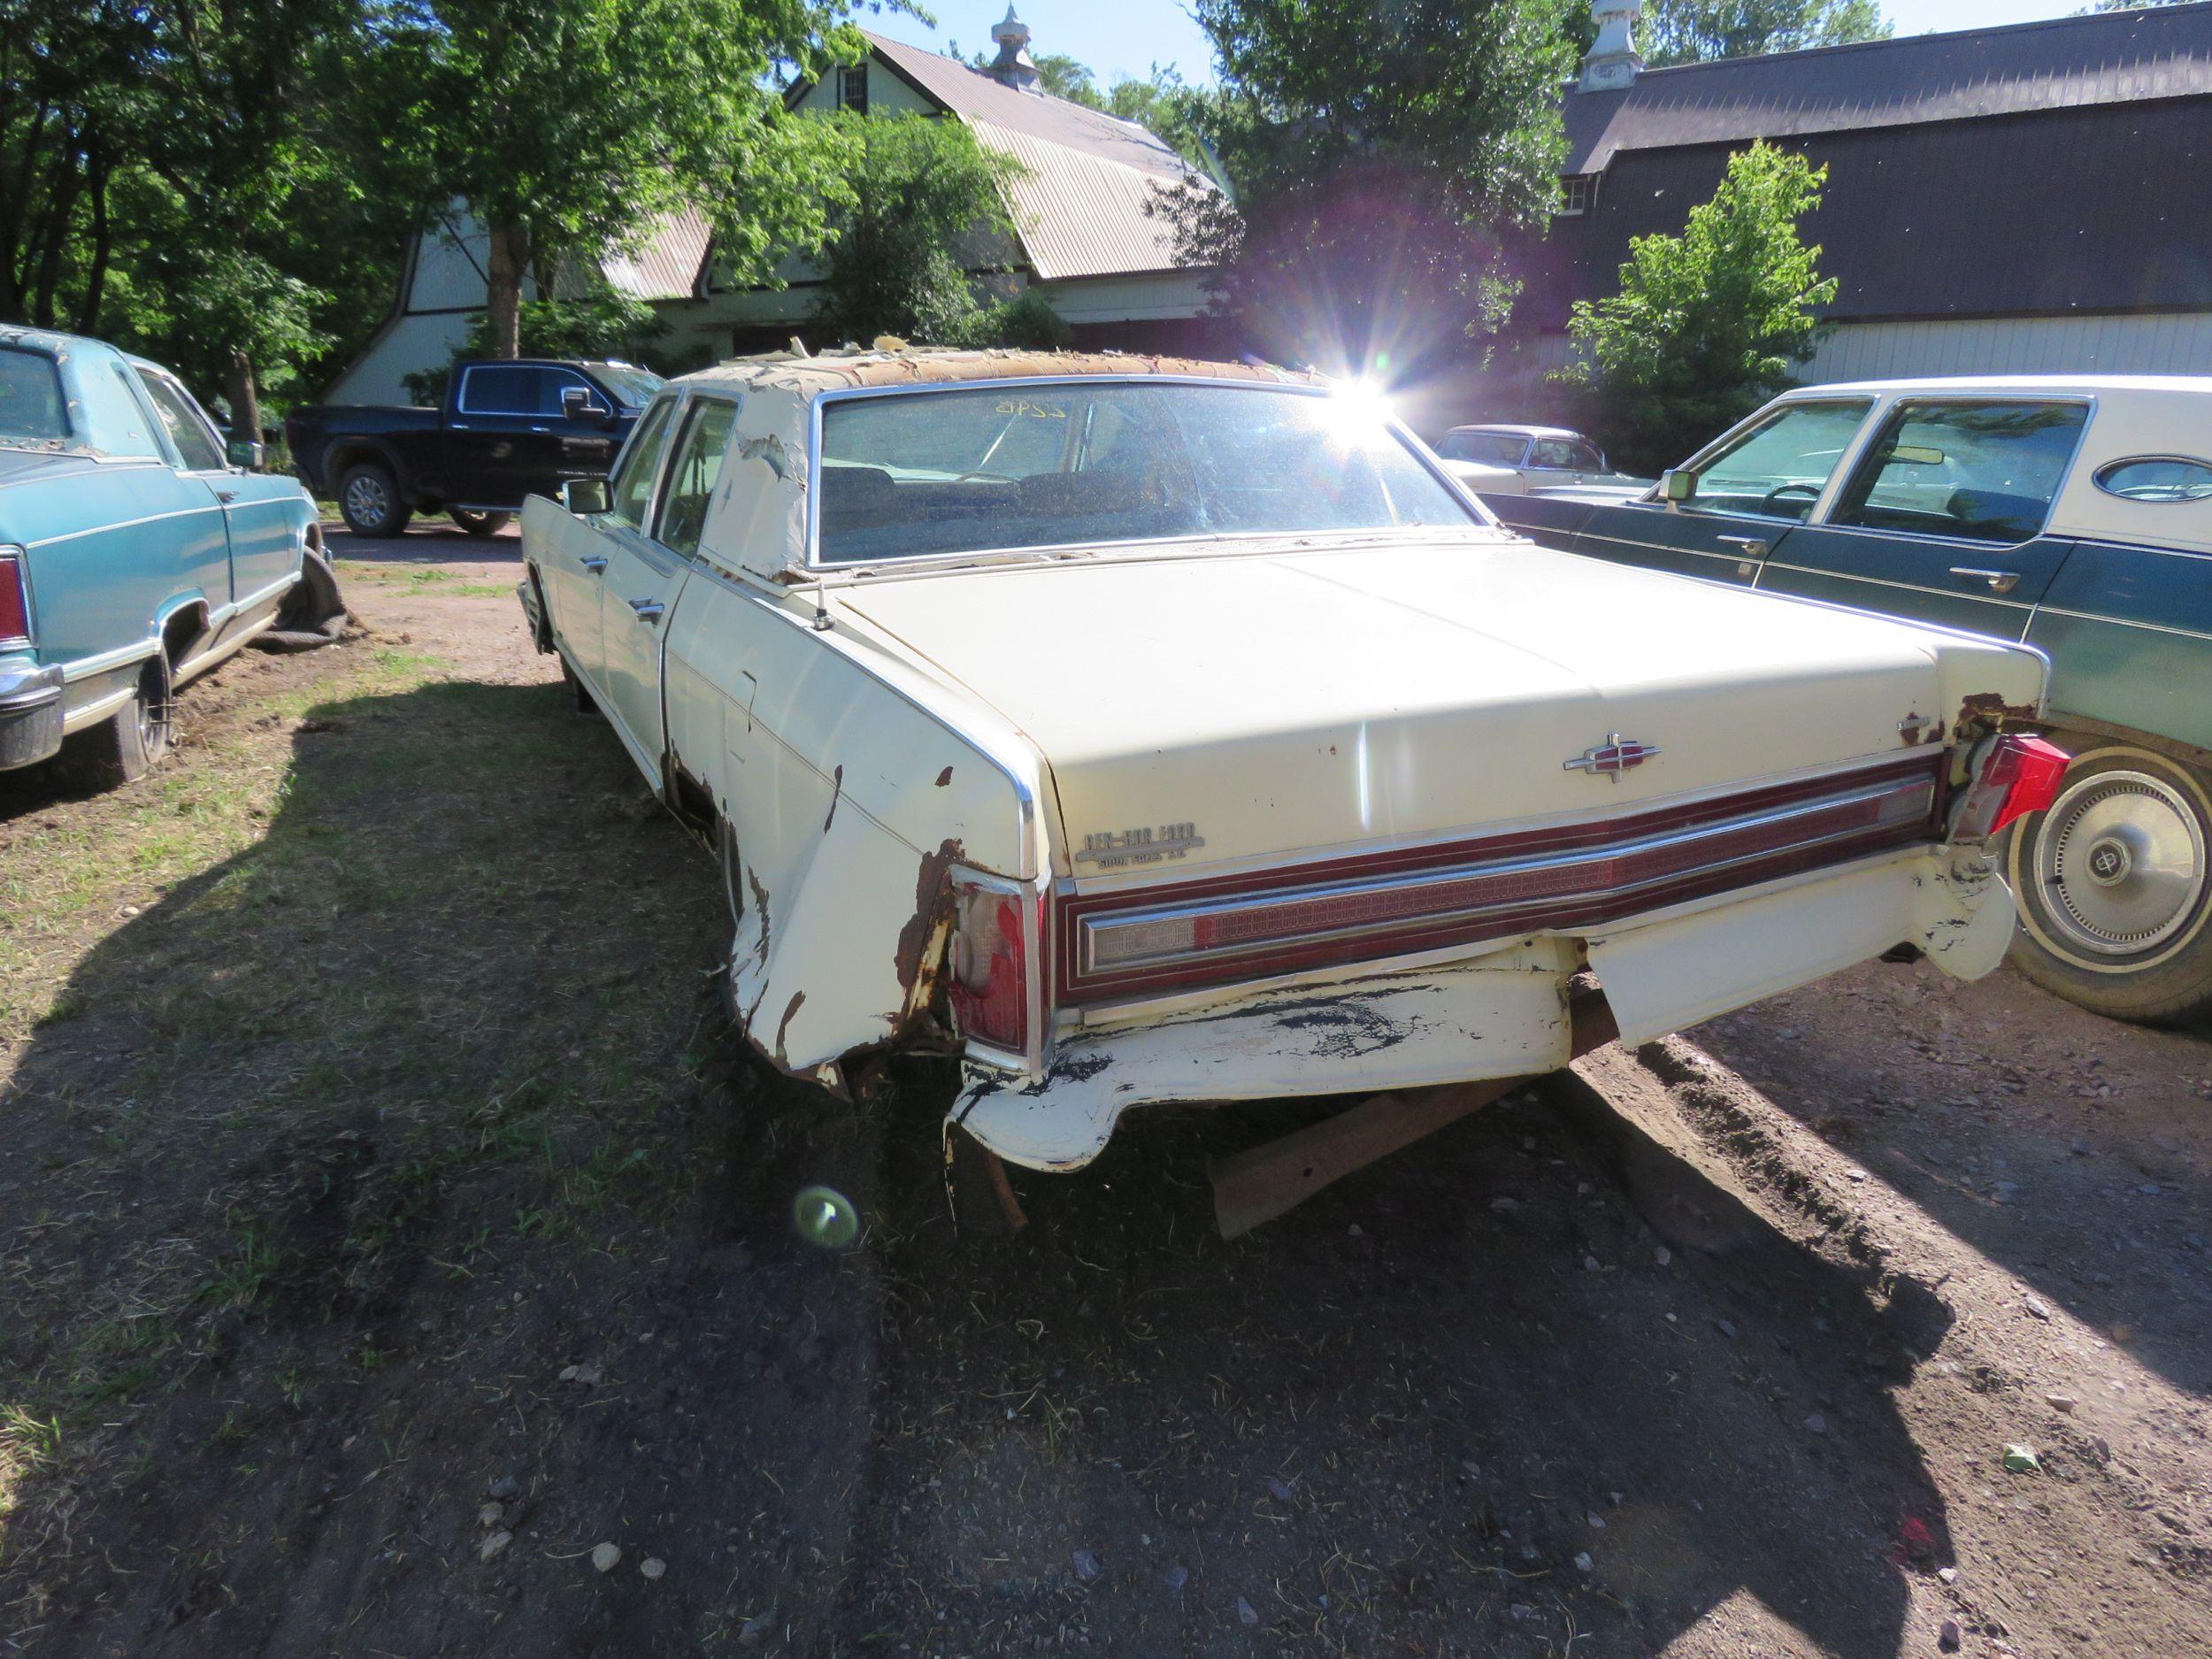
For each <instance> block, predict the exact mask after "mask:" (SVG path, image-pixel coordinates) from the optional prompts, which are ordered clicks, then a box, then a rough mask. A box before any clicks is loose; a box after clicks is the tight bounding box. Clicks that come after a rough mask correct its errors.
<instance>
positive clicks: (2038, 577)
mask: <svg viewBox="0 0 2212 1659" xmlns="http://www.w3.org/2000/svg"><path fill="white" fill-rule="evenodd" d="M2089 412H2090V402H2089V399H2087V398H2086V397H2030V398H2020V397H2001V396H2000V397H1975V396H1947V397H1906V398H1901V399H1900V400H1898V401H1897V402H1895V403H1892V404H1890V405H1889V406H1888V407H1887V408H1886V409H1885V410H1884V411H1883V412H1882V415H1881V418H1880V423H1879V425H1878V427H1877V429H1876V431H1875V433H1874V435H1873V437H1872V439H1871V441H1870V442H1869V443H1868V444H1867V445H1866V447H1865V449H1864V451H1863V454H1862V455H1861V456H1860V457H1859V458H1858V460H1857V462H1856V463H1855V465H1854V466H1853V468H1852V472H1851V476H1850V477H1849V478H1848V479H1847V480H1845V482H1844V484H1843V487H1842V488H1841V489H1839V491H1837V492H1836V495H1835V498H1834V499H1833V501H1832V502H1830V503H1826V504H1825V505H1824V509H1823V511H1821V513H1820V515H1819V519H1818V522H1816V523H1813V524H1809V525H1808V526H1805V527H1804V528H1802V529H1801V530H1797V531H1795V532H1793V534H1791V536H1790V538H1789V541H1788V543H1787V545H1786V547H1785V548H1784V549H1782V550H1781V551H1780V552H1779V553H1778V554H1777V555H1776V556H1774V557H1770V559H1768V561H1767V563H1766V568H1765V570H1764V571H1763V572H1762V574H1761V576H1760V578H1759V585H1760V586H1761V587H1762V588H1773V589H1775V590H1776V591H1778V592H1780V593H1792V594H1802V595H1806V596H1807V597H1809V598H1813V599H1826V600H1831V601H1833V602H1835V603H1840V604H1847V605H1854V606H1856V607H1858V608H1860V609H1862V610H1867V611H1883V612H1886V613H1887V614H1889V615H1893V616H1899V617H1908V618H1912V619H1914V620H1916V621H1922V622H1934V623H1939V624H1941V625H1942V626H1946V627H1953V628H1963V629H1966V630H1968V631H1969V632H1970V633H1975V634H1994V635H1996V636H1997V637H1999V638H2001V639H2007V640H2017V639H2019V638H2021V637H2022V636H2023V635H2024V634H2025V633H2026V631H2027V626H2028V618H2029V615H2030V613H2031V612H2032V611H2033V610H2034V608H2035V605H2036V603H2037V602H2038V601H2039V600H2040V599H2041V598H2042V596H2043V595H2044V593H2045V592H2046V591H2047V589H2048V588H2049V587H2050V585H2051V579H2052V577H2053V576H2055V574H2057V572H2058V567H2059V566H2060V565H2062V563H2064V562H2065V558H2066V556H2067V554H2068V553H2069V552H2070V550H2071V549H2072V547H2073V542H2072V541H2071V539H2070V538H2067V537H2063V536H2052V535H2047V534H2045V530H2044V526H2045V525H2046V523H2047V521H2048V519H2049V518H2050V514H2051V503H2052V502H2053V501H2054V500H2055V499H2056V497H2057V495H2058V491H2059V487H2060V485H2061V484H2062V483H2063V482H2064V480H2065V478H2066V474H2067V472H2068V470H2069V469H2070V467H2071V466H2072V465H2073V459H2074V455H2075V452H2076V450H2077V449H2079V448H2080V444H2081V435H2082V432H2083V430H2084V428H2085V426H2086V425H2087V423H2088V419H2089Z"/></svg>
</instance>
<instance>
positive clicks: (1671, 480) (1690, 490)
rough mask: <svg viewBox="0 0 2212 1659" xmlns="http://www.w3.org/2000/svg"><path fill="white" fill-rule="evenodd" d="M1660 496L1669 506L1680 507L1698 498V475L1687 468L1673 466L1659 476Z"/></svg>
mask: <svg viewBox="0 0 2212 1659" xmlns="http://www.w3.org/2000/svg"><path fill="white" fill-rule="evenodd" d="M1659 495H1660V497H1661V499H1663V501H1665V502H1666V503H1667V504H1668V505H1670V506H1673V507H1679V506H1680V505H1682V503H1685V502H1686V501H1694V500H1695V499H1696V497H1697V474H1696V473H1694V472H1691V471H1690V470H1689V469H1688V468H1686V467H1680V466H1671V467H1669V468H1668V469H1667V470H1666V471H1665V472H1662V473H1660V474H1659Z"/></svg>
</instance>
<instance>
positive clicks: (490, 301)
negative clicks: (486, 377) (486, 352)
mask: <svg viewBox="0 0 2212 1659" xmlns="http://www.w3.org/2000/svg"><path fill="white" fill-rule="evenodd" d="M529 251H530V250H529V239H528V237H527V235H526V234H525V233H524V231H523V229H522V227H520V226H518V225H495V226H493V227H492V245H491V257H490V259H489V260H488V262H487V268H486V272H485V279H484V319H485V321H486V322H487V323H488V325H489V328H488V333H489V334H490V342H489V349H490V351H491V355H492V356H494V357H520V356H521V355H522V273H523V271H524V270H525V268H526V266H527V265H528V264H529Z"/></svg>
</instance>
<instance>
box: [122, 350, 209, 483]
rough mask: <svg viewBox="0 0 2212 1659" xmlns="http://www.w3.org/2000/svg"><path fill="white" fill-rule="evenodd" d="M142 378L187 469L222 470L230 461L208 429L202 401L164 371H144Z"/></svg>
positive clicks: (202, 470)
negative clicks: (225, 457)
mask: <svg viewBox="0 0 2212 1659" xmlns="http://www.w3.org/2000/svg"><path fill="white" fill-rule="evenodd" d="M138 378H139V380H140V382H141V383H142V385H143V386H144V387H145V388H146V395H147V396H149V397H150V398H152V399H153V403H154V413H156V414H157V415H158V416H160V417H161V424H162V426H164V427H165V429H166V430H167V432H168V434H169V442H172V443H173V444H175V445H176V446H177V453H178V455H180V457H183V460H184V470H185V471H186V472H220V471H222V470H223V468H224V467H225V466H226V465H228V463H227V462H226V461H225V460H224V459H223V451H222V449H221V447H220V446H219V445H218V444H217V443H216V442H215V434H213V433H211V432H210V431H209V430H208V427H207V419H206V417H204V415H202V414H201V413H200V409H199V405H198V404H196V403H194V402H193V401H192V400H191V399H190V398H189V397H188V396H185V391H184V388H182V387H181V386H179V385H178V384H177V383H176V382H175V381H174V380H170V379H168V378H167V377H166V376H165V375H159V374H142V375H140V376H139V377H138Z"/></svg>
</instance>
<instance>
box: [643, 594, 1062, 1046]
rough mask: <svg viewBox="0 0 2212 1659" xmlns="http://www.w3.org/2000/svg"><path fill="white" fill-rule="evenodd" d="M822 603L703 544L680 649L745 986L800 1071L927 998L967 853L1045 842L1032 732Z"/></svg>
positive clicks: (689, 722)
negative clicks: (771, 587)
mask: <svg viewBox="0 0 2212 1659" xmlns="http://www.w3.org/2000/svg"><path fill="white" fill-rule="evenodd" d="M811 618H812V606H811V601H810V599H808V598H806V597H803V596H796V595H788V594H782V593H775V592H772V591H768V590H765V589H762V588H756V587H754V586H753V585H752V584H750V583H748V582H747V581H745V580H742V579H741V578H738V577H736V576H733V575H732V574H729V573H727V572H724V571H721V570H718V569H717V568H715V567H714V566H713V565H710V564H702V565H699V566H697V567H695V569H694V571H693V572H692V574H691V577H690V580H688V581H687V584H686V585H685V588H684V592H683V596H682V598H681V600H680V603H679V604H678V606H677V610H676V612H675V614H674V618H673V622H672V626H671V629H670V633H669V636H668V646H667V657H666V664H667V668H666V696H667V712H668V730H669V741H670V748H671V751H672V759H673V762H674V764H676V765H678V766H680V767H681V768H682V769H683V771H684V772H687V773H688V774H689V775H690V777H691V778H693V779H694V780H696V781H697V782H698V784H699V785H701V786H702V787H704V788H705V790H706V791H707V792H708V794H709V795H711V797H712V798H713V802H714V805H715V809H716V810H717V811H718V813H719V814H720V816H721V818H723V819H724V821H725V822H726V824H727V826H729V831H730V833H731V834H732V835H733V838H734V843H735V853H734V857H735V864H736V873H737V878H738V879H737V881H736V883H735V885H736V886H737V887H738V889H739V891H738V892H737V894H736V895H735V897H734V902H735V905H736V909H737V911H738V914H737V917H736V934H735V939H734V941H733V948H732V959H731V975H732V992H733V1001H734V1005H735V1007H736V1010H737V1011H738V1014H739V1017H740V1018H741V1019H742V1020H743V1021H744V1023H745V1025H746V1028H747V1031H748V1033H749V1035H750V1036H751V1037H752V1039H753V1041H755V1043H756V1044H757V1045H758V1046H759V1047H760V1048H762V1049H763V1050H764V1052H766V1053H767V1054H768V1055H769V1056H771V1057H772V1058H773V1059H774V1060H775V1061H776V1062H777V1064H780V1065H781V1066H783V1067H785V1068H786V1069H787V1070H790V1071H809V1070H811V1069H814V1068H817V1067H819V1066H821V1065H823V1064H826V1063H828V1062H831V1061H833V1060H835V1059H836V1058H837V1057H838V1056H841V1055H844V1054H847V1053H849V1052H851V1051H853V1050H855V1049H857V1048H866V1047H869V1046H871V1045H872V1044H876V1043H880V1042H884V1041H888V1040H890V1039H892V1038H894V1037H895V1036H898V1035H900V1034H902V1033H903V1032H905V1031H907V1030H909V1029H910V1028H911V1027H912V1026H913V1025H914V1024H915V1022H916V1021H918V1019H920V1018H923V1017H924V1016H925V1015H926V1013H927V1011H928V1009H929V1005H930V1001H931V998H932V995H933V981H932V977H931V976H932V974H933V972H934V967H935V964H936V962H937V960H938V958H939V957H940V956H941V954H942V950H943V947H944V941H945V930H946V928H947V926H949V913H948V911H947V910H946V907H945V905H944V897H945V882H946V877H947V872H948V871H949V869H950V868H951V867H952V866H953V865H955V864H967V865H972V866H974V867H977V868H980V869H984V870H987V871H992V872H997V873H1000V874H1004V875H1007V876H1010V877H1016V878H1023V877H1029V876H1033V875H1035V874H1036V873H1037V872H1038V869H1039V865H1040V861H1041V850H1040V842H1039V839H1038V838H1039V828H1038V817H1039V814H1038V810H1037V802H1038V800H1039V798H1040V797H1041V793H1042V788H1043V780H1042V777H1041V764H1040V763H1038V762H1037V761H1036V760H1035V758H1034V757H1033V754H1031V753H1029V752H1028V751H1027V750H1026V746H1025V745H1024V744H1022V742H1021V741H1020V740H1019V739H1018V736H1016V734H1014V733H1011V732H1010V730H1008V729H1006V728H1005V727H1003V726H1002V725H1001V724H999V723H998V722H997V721H996V719H995V717H993V716H989V715H988V714H987V711H984V710H963V709H962V708H961V706H960V705H959V703H958V702H957V701H956V699H954V698H952V697H949V695H947V693H946V692H945V690H944V688H943V687H941V686H939V685H937V684H936V683H934V682H933V681H932V680H930V679H929V678H928V677H927V676H926V675H925V674H922V673H920V672H917V670H916V669H915V668H914V667H913V666H912V665H911V664H908V663H906V662H904V661H902V659H901V658H900V657H899V656H898V655H897V653H895V651H893V650H890V649H887V648H886V647H885V645H884V644H883V642H882V641H878V640H875V639H872V638H871V637H869V636H868V635H866V634H864V633H862V632H860V631H857V630H856V628H855V627H854V626H853V625H852V624H851V622H850V621H849V618H841V619H840V620H839V621H838V622H837V623H836V625H835V626H833V627H832V628H830V629H829V630H826V631H821V630H817V629H816V628H814V627H813V626H811ZM971 716H972V718H969V717H971Z"/></svg>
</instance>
